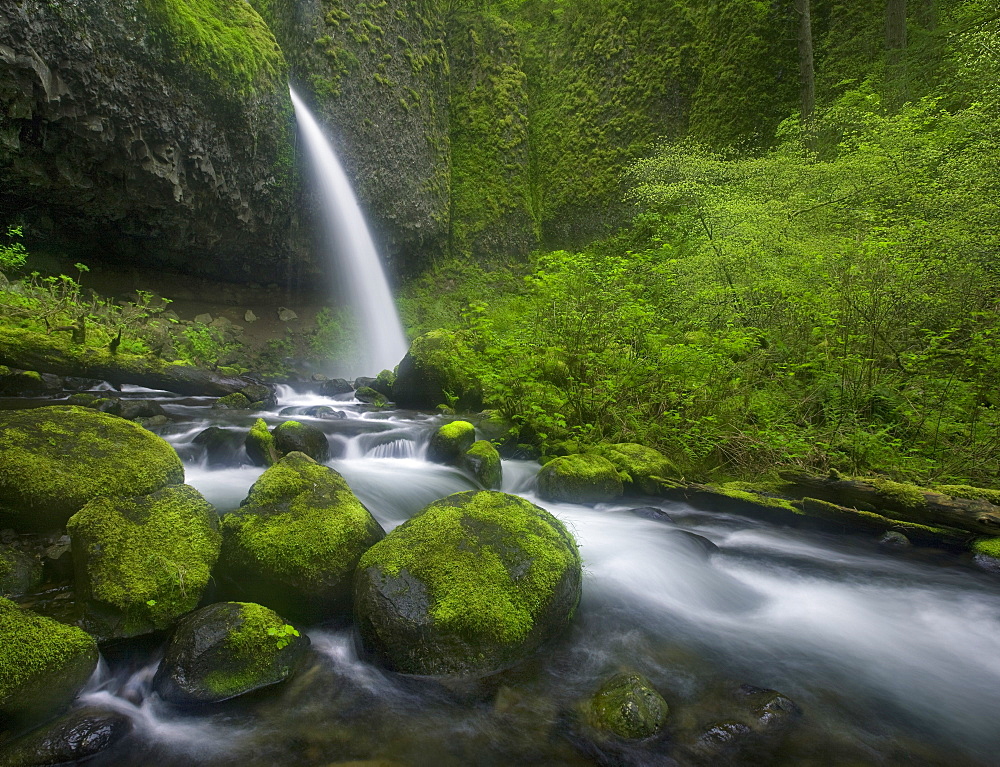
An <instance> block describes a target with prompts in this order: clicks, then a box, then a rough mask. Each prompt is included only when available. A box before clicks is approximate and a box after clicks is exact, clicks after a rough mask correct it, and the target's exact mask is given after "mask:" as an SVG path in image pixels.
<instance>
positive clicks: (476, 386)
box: [392, 330, 482, 410]
mask: <svg viewBox="0 0 1000 767" xmlns="http://www.w3.org/2000/svg"><path fill="white" fill-rule="evenodd" d="M475 368H476V364H475V355H474V353H473V352H472V350H471V349H469V348H468V347H467V346H466V345H465V343H464V341H463V340H462V338H461V336H460V335H459V334H457V333H453V332H451V331H448V330H433V331H431V332H430V333H426V334H424V335H422V336H420V337H418V338H416V339H414V340H413V343H412V344H410V349H409V351H408V352H407V353H406V356H405V357H404V358H403V361H402V362H400V363H399V372H398V373H397V375H396V381H395V383H394V384H393V387H392V395H393V399H394V400H395V401H396V404H397V405H399V406H400V407H412V408H424V409H428V410H430V409H433V408H435V407H437V406H438V405H450V404H451V403H453V402H454V403H455V405H456V406H457V408H458V409H459V410H478V409H479V408H480V407H481V406H482V386H481V384H480V382H479V380H478V378H477V377H476V375H475V372H474V371H475Z"/></svg>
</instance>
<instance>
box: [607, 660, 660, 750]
mask: <svg viewBox="0 0 1000 767" xmlns="http://www.w3.org/2000/svg"><path fill="white" fill-rule="evenodd" d="M668 713H669V708H668V706H667V702H666V701H665V700H664V699H663V696H662V695H660V693H658V692H657V691H656V690H655V689H654V688H653V685H652V683H651V682H650V681H649V680H648V679H646V678H645V677H644V676H641V675H639V674H617V675H616V676H613V677H611V679H609V680H608V681H606V682H605V683H604V684H603V685H601V689H600V690H598V691H597V693H596V694H595V695H594V697H593V698H592V699H591V700H590V706H589V710H588V711H587V714H588V716H587V721H588V723H589V724H590V725H591V726H592V727H595V728H597V729H599V730H604V731H606V732H611V733H614V734H615V735H618V736H619V737H621V738H628V739H629V740H641V739H643V738H649V737H651V736H653V735H655V734H656V733H658V732H659V731H660V730H661V729H662V728H663V725H664V724H665V723H666V721H667V714H668Z"/></svg>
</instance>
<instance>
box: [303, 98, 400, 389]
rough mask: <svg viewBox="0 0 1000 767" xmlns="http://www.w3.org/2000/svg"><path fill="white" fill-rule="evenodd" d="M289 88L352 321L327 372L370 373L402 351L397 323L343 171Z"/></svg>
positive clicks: (388, 365) (393, 362)
mask: <svg viewBox="0 0 1000 767" xmlns="http://www.w3.org/2000/svg"><path fill="white" fill-rule="evenodd" d="M289 92H290V93H291V96H292V104H293V105H294V106H295V116H296V119H297V120H298V124H299V129H300V130H301V132H302V138H303V139H304V141H305V146H306V151H307V153H308V156H309V162H310V165H311V166H312V170H313V174H314V176H315V177H316V182H317V183H318V184H319V189H320V196H321V199H322V202H323V206H324V211H323V213H324V215H323V219H324V221H325V222H326V225H327V227H328V230H329V231H328V234H329V237H330V242H331V243H333V242H336V243H337V244H338V246H339V247H338V252H339V258H336V259H333V255H331V259H333V260H335V267H336V271H337V274H338V275H339V277H340V278H341V281H342V284H343V286H344V295H345V297H346V298H347V300H348V302H349V307H350V310H351V312H352V314H353V318H354V321H355V323H356V326H357V338H356V339H355V349H356V353H355V354H354V355H353V358H352V359H351V360H349V361H347V360H341V361H339V363H338V364H339V365H340V366H341V367H340V369H337V370H333V371H331V372H332V373H333V374H334V375H337V376H345V377H355V376H358V375H375V374H376V373H378V372H379V371H381V370H384V369H387V368H388V369H391V368H393V367H394V366H395V365H396V364H397V363H398V362H399V361H400V360H401V359H402V358H403V356H404V355H405V354H406V351H407V344H406V337H405V336H404V334H403V326H402V325H401V324H400V321H399V314H398V313H397V311H396V306H395V304H394V303H393V300H392V293H391V292H390V290H389V283H388V281H387V280H386V277H385V271H384V270H383V268H382V263H381V261H380V260H379V256H378V251H377V250H376V249H375V243H374V241H373V240H372V236H371V233H370V232H369V231H368V225H367V224H366V223H365V217H364V215H363V214H362V212H361V208H360V206H359V205H358V201H357V198H356V197H355V196H354V190H353V189H352V188H351V183H350V181H349V180H348V178H347V174H346V173H344V169H343V168H342V167H341V165H340V162H339V161H338V160H337V155H336V154H335V153H334V151H333V146H332V145H331V144H330V142H329V140H328V139H327V137H326V136H325V135H324V134H323V131H322V129H321V128H320V126H319V123H317V122H316V119H315V118H314V117H313V116H312V113H311V112H310V111H309V109H308V107H306V105H305V104H304V103H303V101H302V99H300V98H299V97H298V95H297V94H296V93H295V91H294V90H293V89H292V88H289Z"/></svg>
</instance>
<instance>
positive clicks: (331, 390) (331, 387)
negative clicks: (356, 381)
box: [319, 378, 354, 397]
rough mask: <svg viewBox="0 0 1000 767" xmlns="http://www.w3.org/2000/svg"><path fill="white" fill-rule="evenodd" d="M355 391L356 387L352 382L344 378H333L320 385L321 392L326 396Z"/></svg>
mask: <svg viewBox="0 0 1000 767" xmlns="http://www.w3.org/2000/svg"><path fill="white" fill-rule="evenodd" d="M353 391H354V387H353V386H352V385H351V382H350V381H348V380H346V379H344V378H331V379H330V380H329V381H323V383H322V384H320V387H319V393H320V394H322V395H323V396H324V397H336V396H338V395H340V394H350V393H351V392H353Z"/></svg>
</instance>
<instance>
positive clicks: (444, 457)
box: [427, 421, 476, 464]
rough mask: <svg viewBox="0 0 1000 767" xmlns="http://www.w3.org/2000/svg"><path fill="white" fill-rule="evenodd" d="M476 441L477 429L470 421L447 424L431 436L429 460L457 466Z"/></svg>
mask: <svg viewBox="0 0 1000 767" xmlns="http://www.w3.org/2000/svg"><path fill="white" fill-rule="evenodd" d="M475 441H476V427H475V426H473V425H472V424H471V423H469V422H468V421H452V422H451V423H446V424H445V425H444V426H442V427H440V428H439V429H438V430H437V431H436V432H434V434H433V435H432V436H431V441H430V444H429V445H428V446H427V460H428V461H433V462H434V463H450V464H457V463H458V462H459V460H460V459H461V458H462V456H463V455H464V454H465V451H466V450H468V449H469V448H470V447H472V443H473V442H475Z"/></svg>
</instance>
